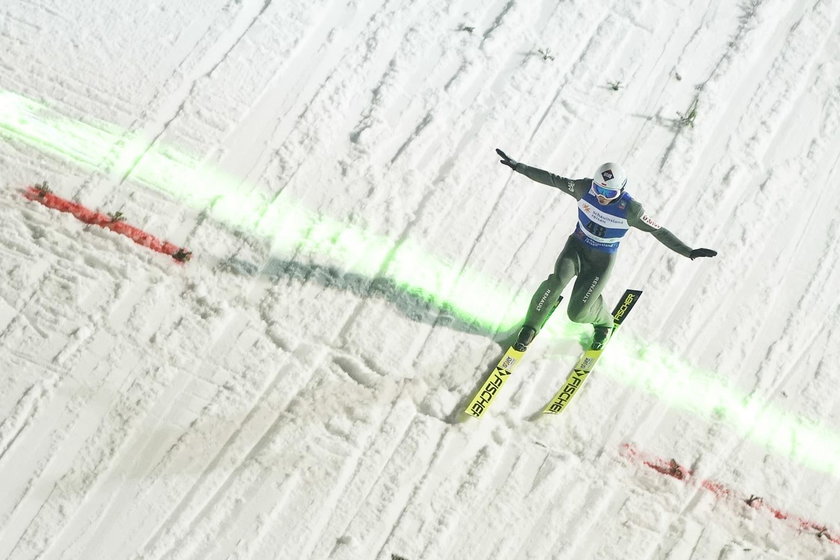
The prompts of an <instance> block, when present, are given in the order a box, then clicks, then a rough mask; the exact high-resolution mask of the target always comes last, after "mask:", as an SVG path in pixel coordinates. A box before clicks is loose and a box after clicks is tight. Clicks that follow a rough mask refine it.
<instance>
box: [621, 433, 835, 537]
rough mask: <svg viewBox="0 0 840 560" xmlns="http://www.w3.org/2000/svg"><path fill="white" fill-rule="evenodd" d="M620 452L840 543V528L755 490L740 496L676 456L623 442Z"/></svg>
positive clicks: (722, 497)
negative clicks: (783, 506)
mask: <svg viewBox="0 0 840 560" xmlns="http://www.w3.org/2000/svg"><path fill="white" fill-rule="evenodd" d="M620 452H621V456H622V457H625V458H626V459H629V460H631V461H633V462H635V463H641V464H642V465H644V466H646V467H648V468H649V469H652V470H655V471H656V472H658V473H659V474H663V475H666V476H670V477H672V478H676V479H677V480H680V481H682V482H685V483H686V484H693V485H697V486H700V487H701V488H703V489H704V490H708V491H709V492H711V493H712V494H714V495H715V496H716V497H717V498H721V499H733V498H734V499H737V500H739V501H742V502H744V503H745V504H747V505H748V506H750V507H751V508H753V509H755V510H758V511H766V512H768V513H770V514H771V515H772V516H773V517H775V518H776V519H782V520H787V521H789V522H790V524H792V525H793V526H794V527H796V528H798V529H800V530H802V531H807V532H808V533H810V534H812V535H816V536H817V537H819V538H825V539H828V540H829V541H831V542H833V543H834V544H840V536H835V535H840V532H835V533H833V534H832V533H829V531H828V529H827V528H826V526H825V525H824V524H822V523H815V522H814V521H809V520H807V519H803V518H802V517H798V516H796V515H791V514H789V513H786V512H784V511H782V510H780V509H777V508H774V507H772V506H770V505H768V504H767V503H766V502H765V501H764V499H763V498H759V497H757V496H754V495H752V494H750V496H749V497H745V496H744V495H743V494H742V495H740V496H739V494H738V492H736V491H735V490H733V489H732V488H729V487H727V486H726V485H725V484H723V483H720V482H716V481H714V480H706V479H702V478H699V477H698V476H697V475H696V474H695V472H694V471H692V470H691V469H689V468H688V467H685V466H683V465H681V464H679V463H677V461H676V460H674V459H665V458H662V457H655V456H653V455H648V454H646V453H643V452H641V451H639V450H638V449H636V447H635V446H634V445H633V444H631V443H624V444H622V445H621V451H620Z"/></svg>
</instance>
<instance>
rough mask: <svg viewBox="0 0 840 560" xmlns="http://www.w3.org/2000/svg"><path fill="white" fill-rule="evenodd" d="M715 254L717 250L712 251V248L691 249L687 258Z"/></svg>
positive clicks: (712, 255)
mask: <svg viewBox="0 0 840 560" xmlns="http://www.w3.org/2000/svg"><path fill="white" fill-rule="evenodd" d="M715 255H717V251H713V250H712V249H692V250H691V254H690V255H688V258H690V259H691V260H694V259H696V258H697V257H714V256H715Z"/></svg>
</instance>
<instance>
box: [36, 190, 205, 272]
mask: <svg viewBox="0 0 840 560" xmlns="http://www.w3.org/2000/svg"><path fill="white" fill-rule="evenodd" d="M23 196H25V197H26V198H28V199H29V200H34V201H35V202H40V203H41V204H43V205H44V206H46V207H47V208H52V209H54V210H59V211H61V212H69V213H70V214H73V216H75V217H76V218H77V219H78V220H80V221H82V222H84V223H86V224H91V225H94V226H99V227H103V228H105V229H110V230H111V231H114V232H116V233H119V234H120V235H125V236H126V237H128V238H129V239H131V240H132V241H134V242H135V243H137V244H138V245H142V246H144V247H148V248H149V249H151V250H153V251H157V252H158V253H163V254H164V255H169V256H170V257H172V258H173V259H175V260H176V261H178V262H186V261H188V260H190V258H191V257H192V253H191V252H190V251H188V250H186V249H185V248H183V247H178V246H177V245H174V244H172V243H170V242H168V241H163V240H161V239H159V238H157V237H155V236H154V235H152V234H150V233H146V232H145V231H143V230H141V229H139V228H136V227H134V226H132V225H129V224H127V223H125V222H124V221H122V220H121V219H119V217H118V216H109V215H107V214H102V213H101V212H96V211H94V210H91V209H89V208H85V207H84V206H82V205H81V204H78V203H76V202H73V201H70V200H67V199H64V198H61V197H59V196H56V195H55V194H53V193H52V192H51V191H50V190H49V188H48V187H47V184H46V183H44V184H42V185H35V186H34V187H27V188H26V190H25V191H24V193H23Z"/></svg>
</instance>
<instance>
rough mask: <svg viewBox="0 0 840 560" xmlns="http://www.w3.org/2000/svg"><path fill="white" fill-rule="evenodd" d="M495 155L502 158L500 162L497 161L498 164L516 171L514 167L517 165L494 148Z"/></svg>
mask: <svg viewBox="0 0 840 560" xmlns="http://www.w3.org/2000/svg"><path fill="white" fill-rule="evenodd" d="M496 153H497V154H499V156H500V157H501V158H502V159H501V160H499V163H501V164H502V165H507V166H508V167H510V168H511V169H513V170H516V166H517V165H518V162H517V161H515V160H513V159H510V157H508V155H507V154H506V153H504V152H503V151H502V150H500V149H499V148H496Z"/></svg>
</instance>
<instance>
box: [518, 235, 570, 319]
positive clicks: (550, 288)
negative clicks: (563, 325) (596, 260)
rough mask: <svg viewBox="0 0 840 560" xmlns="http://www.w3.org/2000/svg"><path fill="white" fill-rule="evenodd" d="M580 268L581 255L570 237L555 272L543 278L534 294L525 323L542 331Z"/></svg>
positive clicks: (558, 259)
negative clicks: (561, 295) (564, 290)
mask: <svg viewBox="0 0 840 560" xmlns="http://www.w3.org/2000/svg"><path fill="white" fill-rule="evenodd" d="M579 270H580V257H579V256H578V251H577V247H575V246H574V244H573V242H572V240H571V239H570V240H569V241H568V242H566V246H565V247H564V248H563V251H561V252H560V256H559V257H557V262H556V263H555V264H554V272H553V273H552V274H550V275H549V277H548V278H546V279H545V280H543V282H542V284H540V287H539V288H537V291H536V292H534V296H533V297H532V298H531V304H530V305H529V306H528V313H526V315H525V325H524V326H527V327H531V328H532V329H534V330H535V331H536V332H540V330H541V329H542V328H543V325H544V324H545V322H546V320H548V317H549V315H551V312H552V311H554V308H555V307H556V306H557V302H558V301H559V300H560V294H561V293H562V292H563V289H564V288H565V287H566V285H567V284H568V283H569V281H570V280H571V279H572V277H573V276H574V275H575V274H577V273H578V271H579Z"/></svg>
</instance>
